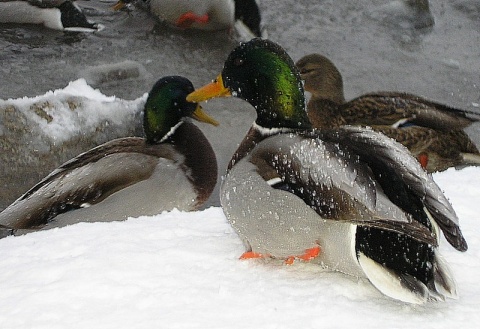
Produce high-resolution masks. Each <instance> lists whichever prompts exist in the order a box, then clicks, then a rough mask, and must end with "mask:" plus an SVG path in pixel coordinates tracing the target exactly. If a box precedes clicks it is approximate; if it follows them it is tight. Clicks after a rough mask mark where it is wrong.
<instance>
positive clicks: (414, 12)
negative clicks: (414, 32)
mask: <svg viewBox="0 0 480 329" xmlns="http://www.w3.org/2000/svg"><path fill="white" fill-rule="evenodd" d="M368 15H369V16H370V17H371V18H373V19H375V20H377V21H380V22H381V23H383V24H384V25H386V26H388V27H393V28H397V29H398V28H400V29H424V28H428V27H431V26H433V25H434V24H435V19H434V17H433V15H432V13H431V11H430V4H429V2H428V0H394V1H391V2H389V3H386V4H384V5H381V6H379V7H377V8H375V9H372V10H371V11H370V12H368Z"/></svg>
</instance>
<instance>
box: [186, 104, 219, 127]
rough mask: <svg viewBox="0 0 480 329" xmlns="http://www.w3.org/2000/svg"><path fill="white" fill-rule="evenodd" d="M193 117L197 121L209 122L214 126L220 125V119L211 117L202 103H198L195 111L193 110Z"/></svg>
mask: <svg viewBox="0 0 480 329" xmlns="http://www.w3.org/2000/svg"><path fill="white" fill-rule="evenodd" d="M192 118H193V119H195V120H197V121H200V122H205V123H209V124H211V125H214V126H218V125H219V123H218V121H217V120H215V119H213V118H212V117H210V116H209V115H208V114H207V113H205V112H204V111H203V109H202V107H201V106H200V105H197V108H196V109H195V112H193V114H192Z"/></svg>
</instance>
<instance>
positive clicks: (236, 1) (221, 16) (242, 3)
mask: <svg viewBox="0 0 480 329" xmlns="http://www.w3.org/2000/svg"><path fill="white" fill-rule="evenodd" d="M132 2H143V3H144V4H145V5H146V6H147V8H148V9H149V11H150V12H151V13H152V14H153V15H155V16H156V17H158V18H159V19H160V20H162V21H165V22H167V23H169V24H171V25H173V26H177V27H179V28H182V29H187V28H194V29H200V30H225V29H231V28H233V27H234V26H235V28H236V29H237V30H238V31H239V32H240V33H241V34H243V35H247V36H248V35H250V39H251V38H252V37H255V36H264V37H265V33H266V32H265V30H264V29H263V27H262V22H261V15H260V9H259V7H258V4H257V2H256V1H255V0H191V1H185V0H119V1H118V3H117V4H116V5H115V6H114V9H117V10H118V9H122V8H124V7H125V6H126V5H127V4H130V3H132ZM245 38H247V37H245Z"/></svg>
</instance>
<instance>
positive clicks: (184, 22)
mask: <svg viewBox="0 0 480 329" xmlns="http://www.w3.org/2000/svg"><path fill="white" fill-rule="evenodd" d="M209 20H210V18H209V17H208V14H205V15H202V16H198V15H196V14H195V13H193V12H191V11H189V12H186V13H185V14H182V15H181V16H180V17H179V18H178V19H177V21H176V22H175V25H176V26H178V27H180V28H182V29H188V28H190V27H191V26H192V24H193V23H199V24H206V23H208V21H209Z"/></svg>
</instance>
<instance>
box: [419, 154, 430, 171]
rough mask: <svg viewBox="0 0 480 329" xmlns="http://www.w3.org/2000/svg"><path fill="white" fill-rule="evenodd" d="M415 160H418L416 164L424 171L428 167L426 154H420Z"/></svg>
mask: <svg viewBox="0 0 480 329" xmlns="http://www.w3.org/2000/svg"><path fill="white" fill-rule="evenodd" d="M417 158H418V162H420V165H421V166H422V168H423V169H426V168H427V165H428V154H426V153H420V154H419V155H418V157H417Z"/></svg>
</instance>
